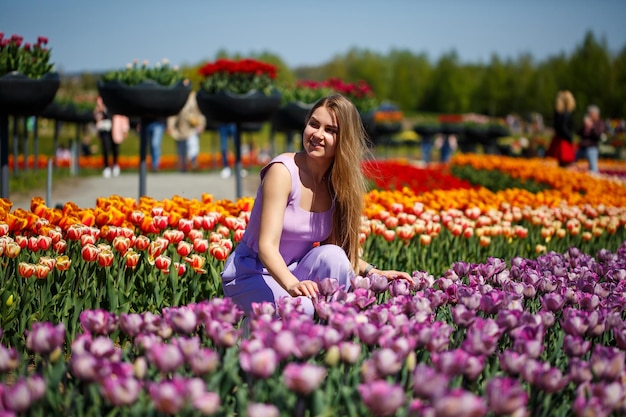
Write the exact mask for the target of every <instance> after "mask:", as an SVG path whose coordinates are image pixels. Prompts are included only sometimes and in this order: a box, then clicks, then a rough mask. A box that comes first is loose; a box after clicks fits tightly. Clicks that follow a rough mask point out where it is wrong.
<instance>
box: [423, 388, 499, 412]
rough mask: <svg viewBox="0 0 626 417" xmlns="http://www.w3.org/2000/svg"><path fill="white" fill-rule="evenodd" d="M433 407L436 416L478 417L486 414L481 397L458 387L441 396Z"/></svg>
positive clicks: (485, 407)
mask: <svg viewBox="0 0 626 417" xmlns="http://www.w3.org/2000/svg"><path fill="white" fill-rule="evenodd" d="M434 408H435V415H436V416H437V417H479V416H484V415H486V414H487V406H486V404H485V401H484V400H483V399H482V398H480V397H478V396H476V395H474V394H472V393H470V392H467V391H464V390H463V389H460V388H457V389H454V390H452V391H450V392H449V393H448V394H446V395H444V396H443V397H441V398H440V399H439V400H438V401H436V402H435V404H434Z"/></svg>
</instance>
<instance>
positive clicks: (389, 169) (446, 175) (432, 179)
mask: <svg viewBox="0 0 626 417" xmlns="http://www.w3.org/2000/svg"><path fill="white" fill-rule="evenodd" d="M362 167H363V172H364V173H365V176H366V177H367V178H368V179H369V180H370V181H372V182H373V183H374V184H375V186H376V188H380V189H388V190H401V189H402V188H404V187H407V188H409V189H411V191H413V192H414V193H415V194H421V193H424V192H427V191H432V190H454V189H459V188H465V189H469V188H476V187H473V186H472V184H470V183H469V182H467V181H465V180H461V179H459V178H456V177H454V176H452V175H451V174H450V172H449V170H448V169H447V168H446V167H444V166H435V167H428V168H420V167H417V166H415V165H411V164H409V163H407V162H404V161H381V160H370V161H366V162H364V163H363V165H362Z"/></svg>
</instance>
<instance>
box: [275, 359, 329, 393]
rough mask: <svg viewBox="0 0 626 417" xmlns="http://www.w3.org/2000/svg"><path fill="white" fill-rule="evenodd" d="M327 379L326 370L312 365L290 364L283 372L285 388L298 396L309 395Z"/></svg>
mask: <svg viewBox="0 0 626 417" xmlns="http://www.w3.org/2000/svg"><path fill="white" fill-rule="evenodd" d="M324 378H326V369H325V368H323V367H321V366H317V365H313V364H310V363H303V364H299V363H295V362H291V363H288V364H287V366H286V367H285V370H284V371H283V382H284V384H285V386H286V387H287V388H288V389H289V390H291V391H294V392H296V393H298V394H301V395H309V394H311V393H312V392H313V391H315V390H316V389H317V387H319V385H320V384H321V383H322V381H323V380H324Z"/></svg>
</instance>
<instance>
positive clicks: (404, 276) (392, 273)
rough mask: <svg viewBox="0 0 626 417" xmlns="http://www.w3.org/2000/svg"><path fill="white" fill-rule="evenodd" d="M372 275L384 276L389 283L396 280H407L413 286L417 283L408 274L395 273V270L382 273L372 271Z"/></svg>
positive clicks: (378, 270) (377, 270) (375, 270)
mask: <svg viewBox="0 0 626 417" xmlns="http://www.w3.org/2000/svg"><path fill="white" fill-rule="evenodd" d="M370 273H373V274H377V275H382V276H383V277H385V278H387V279H388V280H389V281H393V280H395V279H405V280H407V281H409V282H410V283H411V284H415V281H413V277H412V276H411V275H409V274H408V273H406V272H401V271H394V270H388V271H381V270H380V269H372V271H371V272H370Z"/></svg>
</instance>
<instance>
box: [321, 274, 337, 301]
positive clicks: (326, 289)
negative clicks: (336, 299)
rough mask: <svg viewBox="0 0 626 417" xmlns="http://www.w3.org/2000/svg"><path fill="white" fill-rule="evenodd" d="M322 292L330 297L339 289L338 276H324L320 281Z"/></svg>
mask: <svg viewBox="0 0 626 417" xmlns="http://www.w3.org/2000/svg"><path fill="white" fill-rule="evenodd" d="M319 289H320V294H321V295H323V296H325V297H330V296H332V295H333V294H335V293H336V292H337V291H338V290H339V281H338V280H337V279H336V278H324V279H322V280H321V281H320V283H319Z"/></svg>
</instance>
